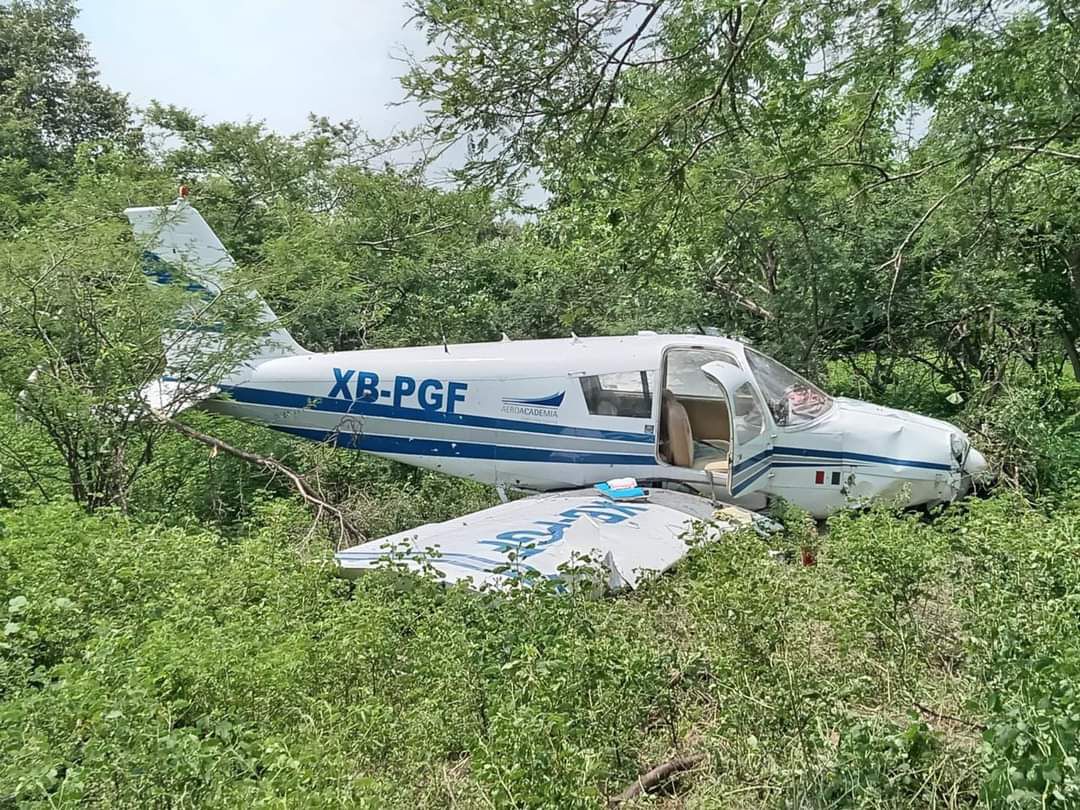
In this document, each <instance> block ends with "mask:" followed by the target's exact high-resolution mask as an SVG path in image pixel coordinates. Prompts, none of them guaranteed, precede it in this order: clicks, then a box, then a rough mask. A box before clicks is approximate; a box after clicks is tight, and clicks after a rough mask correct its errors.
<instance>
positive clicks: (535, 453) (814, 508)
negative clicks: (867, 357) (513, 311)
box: [208, 334, 982, 516]
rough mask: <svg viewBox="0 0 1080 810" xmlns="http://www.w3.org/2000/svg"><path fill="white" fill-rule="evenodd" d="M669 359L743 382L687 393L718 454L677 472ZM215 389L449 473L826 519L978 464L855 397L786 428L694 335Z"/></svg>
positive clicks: (725, 346)
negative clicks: (669, 445) (677, 356)
mask: <svg viewBox="0 0 1080 810" xmlns="http://www.w3.org/2000/svg"><path fill="white" fill-rule="evenodd" d="M673 351H682V352H684V353H686V352H701V353H702V356H704V357H707V356H708V354H709V353H710V352H717V353H719V354H721V355H723V356H724V357H725V362H727V363H731V364H732V367H731V369H730V371H731V374H732V375H741V376H733V377H732V379H734V380H735V382H732V383H729V384H728V387H729V388H735V387H736V386H737V385H738V380H740V379H744V380H746V381H748V382H749V383H750V385H749V387H746V384H745V383H744V384H743V385H742V386H740V387H739V391H740V392H741V396H742V400H740V401H739V403H738V404H736V402H735V396H736V394H735V392H734V391H726V392H725V390H724V385H723V378H722V377H721V383H720V384H718V386H717V389H716V390H717V392H718V393H717V394H716V398H715V404H713V405H710V403H711V402H713V401H714V400H713V399H710V397H711V396H712V395H711V394H710V393H709V392H708V391H705V392H704V393H703V394H698V393H695V392H694V391H691V392H690V393H689V394H687V395H685V396H682V397H681V398H682V400H683V402H682V405H680V406H679V407H680V408H681V409H682V411H684V412H689V413H690V415H691V417H692V420H691V421H692V422H693V424H692V427H691V428H690V430H691V431H692V432H693V434H694V435H693V440H694V443H695V445H696V446H698V447H699V448H703V449H705V450H707V452H709V453H712V454H714V455H713V456H712V458H713V459H714V462H713V463H711V464H705V463H703V462H702V463H697V464H693V465H690V464H689V463H688V462H687V463H684V464H682V465H679V464H674V463H671V461H670V457H669V458H667V459H666V458H665V455H664V453H663V451H662V448H661V446H660V441H661V438H662V437H661V433H662V432H663V431H664V430H665V427H662V425H661V422H662V420H663V419H664V414H663V412H662V407H661V399H662V397H661V396H660V390H661V389H667V388H668V387H674V386H675V382H674V380H672V381H671V382H670V383H669V382H668V380H669V379H671V378H670V376H669V377H665V374H669V375H670V373H671V372H670V371H669V370H668V369H667V367H666V362H667V361H666V358H667V357H668V356H669V353H670V352H673ZM738 366H741V368H737V367H738ZM638 379H640V381H641V382H640V386H641V390H639V389H638V388H637V386H638V383H636V382H635V380H638ZM702 379H703V380H706V381H707V382H708V381H709V378H707V377H705V376H702ZM598 380H599V381H600V384H598V383H597V381H598ZM605 381H614V382H605ZM650 381H651V382H650ZM604 384H608V385H612V386H615V387H614V388H604V387H603V385H604ZM222 388H223V389H224V390H225V391H226V393H227V394H228V395H229V397H228V398H226V399H218V400H214V401H211V402H210V403H208V406H209V407H210V408H212V409H213V410H215V411H217V412H221V413H226V414H229V415H232V416H235V417H238V418H241V419H245V420H248V421H252V422H257V423H260V424H264V425H267V426H269V427H272V428H274V429H276V430H281V431H285V432H287V433H291V434H294V435H297V436H301V437H303V438H306V439H311V440H314V441H320V442H321V441H332V442H335V443H336V444H338V445H339V446H342V447H346V448H352V449H357V450H363V451H365V452H369V453H373V454H376V455H379V456H384V457H386V458H391V459H395V460H397V461H401V462H404V463H406V464H412V465H416V466H420V467H426V468H429V469H433V470H439V471H442V472H445V473H448V474H450V475H455V476H461V477H463V478H471V479H474V480H477V481H482V482H485V483H488V484H496V485H505V486H510V487H520V488H523V489H530V490H540V491H547V490H559V489H570V488H575V487H581V486H587V485H590V484H593V483H595V482H598V481H603V480H607V479H611V478H614V477H625V476H631V477H634V478H637V479H639V480H642V481H665V482H683V483H685V484H688V485H690V486H692V487H694V488H696V489H699V490H702V491H706V492H708V491H710V490H711V491H713V492H715V493H716V494H717V495H718V496H719V497H721V498H723V499H725V500H738V499H746V498H747V497H749V496H756V497H757V498H759V499H760V498H761V496H762V495H766V496H768V495H771V496H774V497H782V498H785V499H787V500H789V501H791V502H793V503H796V504H798V505H799V506H802V507H803V508H805V509H807V510H808V511H809V512H811V513H812V514H814V515H818V516H824V515H826V514H828V513H830V512H832V511H835V510H836V509H838V508H842V507H844V506H847V505H850V504H852V503H853V502H855V501H862V500H864V499H867V498H871V497H880V496H894V495H899V494H900V493H902V492H903V493H906V495H905V496H904V497H906V499H907V502H908V503H911V504H924V503H934V502H940V501H946V500H951V499H952V498H955V497H956V496H957V495H959V494H961V493H962V492H963V490H964V487H965V475H966V474H967V473H970V472H972V471H976V470H975V469H974V468H976V467H978V466H979V465H980V464H981V463H982V462H981V457H979V456H978V453H977V451H970V455H968V454H964V455H963V457H961V455H959V454H957V453H956V452H955V450H954V445H955V444H956V443H957V442H958V441H959V442H961V443H962V442H966V437H963V434H962V433H961V432H960V431H959V430H958V429H957V428H955V427H953V426H951V425H949V424H948V423H945V422H941V421H938V420H934V419H928V418H925V417H920V416H916V415H914V414H909V413H905V412H902V411H895V410H889V409H886V408H880V407H878V406H874V405H870V404H867V403H862V402H858V401H855V400H843V399H838V400H835V401H831V404H830V405H829V407H828V408H827V409H826V410H825V412H823V413H821V414H820V415H819V416H817V417H815V418H814V419H812V420H809V421H806V422H802V423H800V424H798V425H790V426H788V425H778V424H777V423H776V422H777V418H776V417H775V413H774V412H773V410H771V409H770V404H769V402H768V401H767V398H766V396H765V395H764V393H763V391H762V388H761V387H760V386H759V385H758V384H757V381H756V379H755V377H754V375H753V373H752V371H751V369H750V367H749V365H748V364H747V358H746V353H745V351H744V346H743V344H741V343H739V342H737V341H733V340H729V339H726V338H719V337H707V336H699V335H654V334H642V335H635V336H627V337H607V338H583V339H582V338H573V339H555V340H527V341H502V342H499V343H479V344H464V345H450V346H446V347H444V346H427V347H420V348H403V349H374V350H367V351H352V352H338V353H333V354H306V355H298V356H292V357H280V358H276V359H271V360H267V361H265V362H262V363H261V364H259V365H258V366H256V367H255V369H254V370H253V371H251V372H249V373H247V374H245V375H244V376H242V377H233V378H231V379H228V380H226V381H225V382H224V384H223V386H222ZM650 389H651V390H650ZM590 392H591V393H590ZM725 396H726V397H727V399H726V401H725ZM590 397H591V398H590ZM628 402H629V403H630V405H627V404H626V403H628ZM683 406H685V407H683ZM773 407H775V406H773ZM710 408H712V411H710ZM747 408H749V409H750V411H751V416H750V417H749V418H750V419H751V420H756V421H752V425H751V429H750V430H748V429H747V426H746V424H743V423H740V422H739V418H741V417H737V416H733V414H736V413H737V412H740V411H746V410H747ZM620 409H622V412H621V413H620V412H619V411H620ZM694 420H696V421H694ZM725 420H726V421H725ZM725 424H729V427H728V428H727V429H726V430H727V434H728V435H727V436H726V438H725V437H724V432H725V428H724V425H725ZM709 426H711V427H709ZM709 431H711V432H712V433H710V435H709V436H705V435H702V436H701V437H700V438H701V439H702V441H701V442H698V441H697V440H698V439H699V436H698V434H699V433H701V434H705V433H708V432H709ZM713 433H715V434H716V436H717V437H719V438H715V437H713V438H710V436H712V434H713ZM954 437H962V438H959V439H958V438H954ZM965 463H966V464H967V467H965ZM706 468H708V469H706Z"/></svg>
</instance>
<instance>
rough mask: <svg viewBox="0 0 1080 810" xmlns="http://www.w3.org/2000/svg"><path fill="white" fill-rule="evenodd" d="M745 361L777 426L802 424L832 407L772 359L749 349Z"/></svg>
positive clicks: (808, 384) (822, 394)
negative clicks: (748, 364)
mask: <svg viewBox="0 0 1080 810" xmlns="http://www.w3.org/2000/svg"><path fill="white" fill-rule="evenodd" d="M746 359H747V361H748V362H749V363H750V371H751V372H753V375H754V379H755V380H757V384H758V387H760V388H761V393H762V395H763V396H764V397H765V401H766V402H767V403H768V405H769V410H770V411H771V412H772V415H773V419H775V420H776V424H777V425H780V426H782V427H790V426H792V425H799V424H803V423H804V422H809V421H811V420H813V419H817V418H818V417H819V416H821V415H822V414H823V413H825V412H826V411H828V410H829V409H830V408H831V407H832V404H833V401H832V397H830V396H829V395H828V394H826V393H825V392H824V391H822V390H821V389H820V388H818V387H817V386H816V385H814V384H813V383H812V382H810V381H809V380H806V379H803V378H802V377H800V376H799V375H798V374H796V373H795V372H794V371H792V370H791V369H789V368H788V367H787V366H784V365H781V364H780V363H777V362H776V361H775V360H773V359H772V358H771V357H766V356H765V355H763V354H760V353H759V352H756V351H754V350H753V349H747V350H746Z"/></svg>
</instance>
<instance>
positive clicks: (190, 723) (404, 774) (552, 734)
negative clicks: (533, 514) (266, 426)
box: [0, 495, 1080, 808]
mask: <svg viewBox="0 0 1080 810" xmlns="http://www.w3.org/2000/svg"><path fill="white" fill-rule="evenodd" d="M304 518H305V516H304V515H303V513H302V512H300V511H299V510H297V509H296V507H294V506H293V505H292V504H291V503H290V502H288V501H283V500H279V501H275V502H272V503H270V504H268V505H264V506H261V507H259V508H257V509H256V513H255V516H254V518H253V520H252V522H251V524H250V526H249V530H248V531H247V532H245V533H243V534H242V535H237V536H224V535H223V534H221V533H219V532H216V531H211V530H197V529H192V528H162V527H154V526H147V525H144V524H140V523H138V522H136V521H133V520H131V519H126V518H121V517H119V516H116V515H98V516H93V517H88V516H85V515H83V514H81V513H80V512H78V511H77V510H76V509H74V508H73V507H66V506H57V505H52V506H38V507H23V508H21V509H16V510H8V511H6V512H2V513H0V521H2V522H3V525H4V529H3V531H4V535H3V538H2V541H0V610H4V609H5V608H6V610H7V611H8V615H7V619H6V621H7V628H6V630H5V635H4V637H3V641H2V642H0V666H2V669H0V700H2V703H0V752H2V756H0V801H3V802H5V803H7V804H10V805H12V806H26V807H34V806H55V805H74V804H80V805H90V806H148V805H153V806H177V807H187V806H191V807H195V806H254V805H269V806H284V805H286V804H302V805H304V806H340V805H343V804H344V805H356V806H372V807H409V808H416V807H447V806H452V807H599V806H603V805H604V803H605V802H606V800H607V798H608V797H610V796H612V795H615V794H617V793H618V792H619V791H620V790H621V789H622V788H623V787H624V786H625V784H626V783H628V782H629V781H630V780H632V779H633V778H634V777H635V776H636V775H637V774H638V773H640V772H642V771H644V770H646V769H647V768H649V767H651V766H653V765H655V764H657V763H660V762H662V761H664V760H666V759H669V758H670V757H672V756H674V755H675V754H678V753H703V754H705V755H706V759H705V760H704V762H703V763H702V764H701V765H700V766H698V767H697V768H696V769H694V770H693V771H692V772H690V773H688V774H684V775H683V776H682V777H681V778H680V779H678V780H677V781H676V783H675V784H674V786H672V787H670V792H671V793H672V795H669V796H668V797H666V798H665V797H664V796H659V797H646V798H643V799H640V800H638V802H639V803H641V804H642V805H643V806H646V805H647V806H653V805H652V804H650V803H658V804H659V806H665V804H666V805H670V806H672V807H675V806H679V807H702V808H704V807H718V806H722V807H746V808H750V807H762V806H771V807H927V806H933V807H971V806H976V805H980V804H984V803H996V804H1002V805H1005V804H1009V805H1012V806H1032V807H1034V806H1042V804H1041V803H1042V801H1043V800H1044V799H1045V800H1046V801H1047V805H1048V806H1053V805H1055V804H1056V805H1057V806H1061V807H1068V806H1071V803H1072V802H1073V800H1074V798H1075V796H1076V790H1077V785H1078V784H1080V783H1078V780H1077V775H1076V765H1075V758H1074V757H1075V750H1074V748H1075V746H1074V742H1075V728H1074V726H1073V721H1072V720H1071V719H1070V718H1071V717H1072V716H1073V715H1072V714H1070V713H1069V712H1071V711H1072V709H1071V708H1070V707H1071V706H1072V705H1073V704H1072V703H1071V700H1072V693H1071V692H1070V691H1069V688H1068V687H1067V686H1062V681H1063V680H1067V675H1068V673H1070V672H1071V667H1072V663H1071V662H1073V661H1074V660H1075V651H1076V649H1077V640H1078V636H1080V631H1078V629H1077V628H1078V625H1077V618H1078V616H1077V609H1078V606H1080V558H1078V556H1077V554H1076V550H1077V542H1076V541H1077V529H1078V526H1080V513H1076V512H1072V511H1067V510H1066V511H1060V512H1058V513H1056V514H1054V515H1053V516H1047V515H1045V514H1043V513H1041V512H1039V511H1037V510H1036V509H1034V508H1033V507H1031V506H1029V505H1027V504H1026V503H1024V502H1023V501H1022V500H1021V499H1019V498H1017V497H1014V496H1004V495H1003V496H999V497H997V498H994V499H990V500H988V501H981V502H973V503H971V504H969V505H967V506H964V507H961V508H958V509H955V510H953V511H951V512H950V513H947V514H946V515H944V516H942V517H939V518H938V519H937V520H936V521H934V522H932V523H930V522H926V521H924V520H920V519H917V518H916V517H914V516H903V517H900V518H897V517H896V516H894V515H892V514H890V513H888V512H887V511H873V512H870V513H867V514H864V515H843V516H840V517H838V518H835V519H834V520H833V521H831V523H830V525H829V531H828V533H827V535H826V536H824V537H819V538H815V537H808V536H807V533H808V532H810V531H812V530H811V529H810V528H809V527H808V526H807V524H806V523H804V522H801V521H797V520H789V522H791V524H792V526H793V529H792V532H791V533H790V534H789V535H788V537H787V538H786V540H785V541H784V542H786V543H788V544H789V545H790V546H791V548H792V549H794V548H796V547H798V546H800V545H802V544H804V543H806V542H814V543H815V544H817V545H818V547H819V550H820V551H819V555H818V564H817V565H815V566H812V567H803V566H801V565H794V564H785V563H777V562H775V561H773V560H772V559H771V558H770V557H769V556H768V554H767V553H766V551H767V549H766V547H765V546H764V545H763V543H762V541H761V540H760V539H758V538H757V537H756V536H755V535H753V534H745V535H744V534H739V535H730V536H728V537H727V538H725V539H724V541H723V542H722V543H719V544H716V545H711V546H702V547H699V548H697V549H696V550H695V551H694V553H693V554H692V555H691V556H690V558H688V559H687V560H686V561H685V562H684V564H682V565H681V566H680V567H679V569H678V570H677V571H676V572H674V573H673V574H672V575H667V576H663V577H660V578H658V579H657V580H655V581H654V582H651V583H649V585H648V586H647V587H646V588H644V589H642V590H640V591H639V592H637V593H633V594H627V595H623V596H619V597H616V598H610V599H604V600H597V601H588V600H585V599H579V598H576V597H569V598H568V597H560V596H557V595H554V594H552V593H549V592H546V591H544V590H542V589H540V590H537V591H533V592H528V593H522V594H519V595H517V596H515V597H513V598H505V597H499V596H496V595H491V594H488V595H478V594H474V593H471V592H468V591H465V590H461V589H449V590H447V589H444V588H442V587H441V586H438V585H435V584H432V583H429V582H426V581H424V580H421V579H415V578H411V577H402V576H400V575H396V574H392V573H386V574H374V575H369V576H365V577H363V578H361V579H360V580H359V581H357V582H356V583H355V584H350V583H347V582H345V581H343V580H340V579H339V578H337V577H336V576H335V575H334V574H333V570H332V566H331V565H330V564H329V563H328V560H327V558H326V556H325V555H322V554H320V553H315V552H312V551H311V547H310V546H308V547H307V550H299V549H298V548H297V547H296V546H295V545H294V543H293V541H294V540H295V538H296V537H298V536H300V534H301V532H306V523H305V520H304ZM1034 661H1040V662H1042V663H1041V664H1040V665H1039V666H1032V662H1034ZM1062 718H1065V720H1064V722H1063V721H1062ZM1059 794H1060V796H1061V797H1062V798H1058V795H1059Z"/></svg>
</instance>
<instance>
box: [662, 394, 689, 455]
mask: <svg viewBox="0 0 1080 810" xmlns="http://www.w3.org/2000/svg"><path fill="white" fill-rule="evenodd" d="M660 405H661V409H660V410H661V419H662V422H661V430H662V432H661V438H662V439H663V438H664V437H666V439H667V441H666V442H664V443H663V444H662V447H661V451H662V456H663V459H664V461H666V462H667V463H668V464H674V465H675V466H676V467H693V466H694V434H693V432H692V431H691V430H690V417H689V416H687V413H686V408H684V407H683V405H682V403H681V402H679V400H677V399H675V395H674V394H673V393H671V391H669V390H668V389H666V388H665V389H664V393H663V394H662V396H661V401H660Z"/></svg>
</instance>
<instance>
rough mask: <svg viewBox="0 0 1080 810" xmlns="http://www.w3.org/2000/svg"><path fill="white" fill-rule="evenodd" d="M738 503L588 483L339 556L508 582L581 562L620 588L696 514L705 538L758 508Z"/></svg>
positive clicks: (670, 554) (348, 565) (477, 583)
mask: <svg viewBox="0 0 1080 810" xmlns="http://www.w3.org/2000/svg"><path fill="white" fill-rule="evenodd" d="M732 508H734V509H738V508H737V507H732ZM738 512H739V514H738V515H737V516H736V515H723V514H718V515H717V517H716V518H715V519H714V508H713V505H712V503H711V502H710V501H709V500H707V499H705V498H700V497H697V496H693V495H685V494H683V493H678V492H669V491H667V490H653V491H652V492H651V494H650V495H649V498H648V500H646V501H641V502H623V501H619V502H616V501H612V500H609V499H607V498H605V497H603V496H601V495H598V494H597V493H596V492H595V491H594V490H577V491H573V492H560V493H554V494H548V495H538V496H534V497H531V498H524V499H522V500H519V501H512V502H510V503H504V504H501V505H499V506H494V507H492V508H491V509H485V510H483V511H481V512H475V513H473V514H471V515H466V516H464V517H460V518H455V519H453V520H448V521H446V522H444V523H429V524H427V525H424V526H420V527H418V528H416V529H411V530H409V531H404V532H399V533H398V534H393V535H390V536H389V537H384V538H381V539H379V540H372V541H370V542H367V543H362V544H360V545H358V546H353V547H352V548H349V549H345V550H344V551H341V552H338V554H337V560H338V563H339V564H340V566H341V568H342V570H343V572H344V573H346V574H348V575H355V574H356V573H359V572H361V571H364V570H366V569H369V568H373V567H376V566H380V565H387V564H391V563H395V564H398V565H405V566H406V567H408V568H410V569H413V570H420V569H422V568H423V567H424V566H431V567H432V568H434V569H436V570H437V571H438V572H439V573H440V574H442V575H443V576H444V577H445V579H446V580H447V581H448V582H459V581H463V580H468V581H470V584H471V585H472V586H473V587H476V588H481V587H485V586H488V587H491V586H493V587H496V588H498V587H505V586H506V585H507V584H509V583H510V582H511V581H513V580H515V579H519V578H522V577H523V576H525V575H529V576H534V577H535V576H540V577H544V578H552V579H556V578H557V579H563V580H567V579H570V578H572V574H571V572H570V569H572V568H574V567H578V566H581V565H582V564H587V565H591V566H592V567H594V568H599V569H600V571H601V573H602V574H603V576H604V578H605V579H606V581H607V582H606V584H607V586H608V587H609V588H610V589H612V590H621V589H623V588H635V587H637V584H638V583H639V582H640V581H641V578H642V576H643V575H644V574H645V573H647V572H661V571H666V570H667V569H669V568H671V567H672V566H673V565H674V564H675V563H677V562H678V561H679V560H680V559H682V558H683V557H684V556H685V555H686V553H687V550H688V546H687V544H686V543H685V542H684V540H683V536H684V535H685V534H686V533H687V531H688V530H689V529H691V527H692V526H693V524H694V523H695V522H704V523H705V524H707V530H706V537H707V538H709V539H715V538H716V537H718V536H719V535H720V534H721V533H723V532H724V531H732V530H734V529H736V528H739V527H740V526H741V525H747V524H749V523H751V522H752V521H753V520H754V519H755V517H756V516H755V515H754V513H752V512H748V511H747V510H743V509H738Z"/></svg>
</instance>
